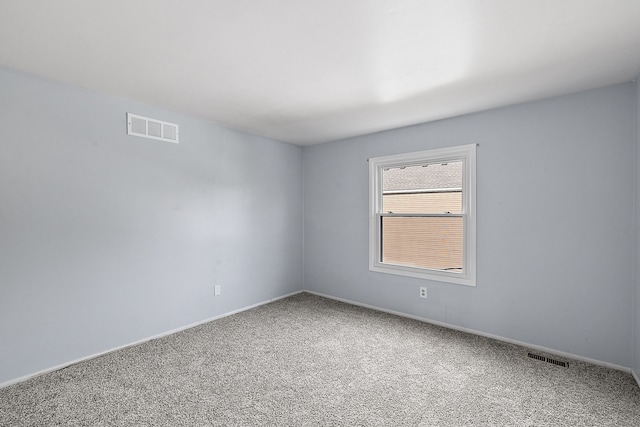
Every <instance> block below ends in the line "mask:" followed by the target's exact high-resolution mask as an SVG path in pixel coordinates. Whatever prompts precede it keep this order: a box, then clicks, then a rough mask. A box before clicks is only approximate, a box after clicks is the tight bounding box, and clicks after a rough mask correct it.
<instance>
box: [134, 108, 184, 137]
mask: <svg viewBox="0 0 640 427" xmlns="http://www.w3.org/2000/svg"><path fill="white" fill-rule="evenodd" d="M127 134H128V135H134V136H141V137H143V138H151V139H158V140H160V141H167V142H173V143H175V144H177V143H178V142H179V127H178V125H177V124H175V123H169V122H163V121H162V120H156V119H150V118H148V117H143V116H138V115H137V114H131V113H127Z"/></svg>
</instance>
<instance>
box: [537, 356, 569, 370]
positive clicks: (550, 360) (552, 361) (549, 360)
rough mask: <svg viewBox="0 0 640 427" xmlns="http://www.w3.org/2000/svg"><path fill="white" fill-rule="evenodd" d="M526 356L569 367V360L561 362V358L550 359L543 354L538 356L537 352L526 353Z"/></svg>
mask: <svg viewBox="0 0 640 427" xmlns="http://www.w3.org/2000/svg"><path fill="white" fill-rule="evenodd" d="M527 356H529V357H530V358H532V359H536V360H541V361H543V362H547V363H551V364H552V365H557V366H562V367H563V368H568V367H569V362H563V361H561V360H556V359H552V358H550V357H544V356H540V355H538V354H533V353H528V354H527Z"/></svg>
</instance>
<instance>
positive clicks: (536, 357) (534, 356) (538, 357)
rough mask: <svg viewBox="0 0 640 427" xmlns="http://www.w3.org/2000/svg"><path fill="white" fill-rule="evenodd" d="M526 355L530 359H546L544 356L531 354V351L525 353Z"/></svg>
mask: <svg viewBox="0 0 640 427" xmlns="http://www.w3.org/2000/svg"><path fill="white" fill-rule="evenodd" d="M527 356H529V357H530V358H532V359H537V360H542V361H543V362H544V361H546V360H547V359H546V358H545V357H544V356H538V355H537V354H533V353H529V354H527Z"/></svg>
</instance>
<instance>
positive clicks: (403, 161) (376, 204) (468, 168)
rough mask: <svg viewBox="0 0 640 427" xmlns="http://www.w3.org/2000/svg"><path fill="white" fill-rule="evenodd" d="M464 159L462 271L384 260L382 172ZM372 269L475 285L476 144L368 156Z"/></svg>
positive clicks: (370, 260) (370, 258)
mask: <svg viewBox="0 0 640 427" xmlns="http://www.w3.org/2000/svg"><path fill="white" fill-rule="evenodd" d="M453 161H462V165H463V166H462V213H461V214H460V215H459V216H461V217H462V218H463V224H464V248H463V269H462V272H451V271H443V270H435V269H428V268H419V267H409V266H405V265H398V264H390V263H386V262H382V261H381V253H382V248H381V237H382V236H381V224H382V222H381V221H382V217H383V216H387V215H388V214H385V213H384V212H382V173H383V170H384V169H386V168H392V167H401V166H414V165H422V164H428V163H446V162H453ZM369 270H371V271H375V272H380V273H387V274H397V275H401V276H409V277H417V278H420V279H428V280H437V281H440V282H448V283H456V284H459V285H467V286H476V144H468V145H460V146H457V147H449V148H439V149H435V150H426V151H418V152H413V153H404V154H396V155H391V156H384V157H375V158H371V159H369Z"/></svg>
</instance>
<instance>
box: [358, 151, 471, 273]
mask: <svg viewBox="0 0 640 427" xmlns="http://www.w3.org/2000/svg"><path fill="white" fill-rule="evenodd" d="M475 181H476V146H475V144H472V145H463V146H459V147H452V148H442V149H437V150H428V151H420V152H416V153H407V154H398V155H393V156H386V157H376V158H372V159H369V184H370V202H369V204H370V213H369V269H370V270H372V271H378V272H382V273H390V274H399V275H404V276H411V277H419V278H423V279H431V280H439V281H443V282H450V283H458V284H462V285H468V286H475V284H476V283H475V282H476V217H475V210H476V206H475V205H476V202H475V201H476V197H475V187H476V185H475Z"/></svg>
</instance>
